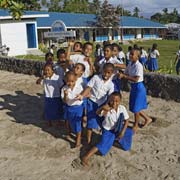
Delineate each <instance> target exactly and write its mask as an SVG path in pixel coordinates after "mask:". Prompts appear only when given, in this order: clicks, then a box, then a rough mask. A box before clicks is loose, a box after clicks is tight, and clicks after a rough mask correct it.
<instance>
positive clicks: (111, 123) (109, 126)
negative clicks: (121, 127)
mask: <svg viewBox="0 0 180 180" xmlns="http://www.w3.org/2000/svg"><path fill="white" fill-rule="evenodd" d="M101 113H103V111H102V112H101ZM121 113H123V114H124V120H128V119H129V115H128V112H127V110H126V108H125V107H124V106H122V105H119V107H118V109H117V112H116V111H115V110H114V109H111V110H110V111H109V112H108V113H107V114H106V115H105V117H104V121H103V122H102V126H103V128H104V129H106V130H113V129H114V128H115V127H116V123H117V122H118V119H119V116H120V114H121ZM101 116H102V115H101Z"/></svg>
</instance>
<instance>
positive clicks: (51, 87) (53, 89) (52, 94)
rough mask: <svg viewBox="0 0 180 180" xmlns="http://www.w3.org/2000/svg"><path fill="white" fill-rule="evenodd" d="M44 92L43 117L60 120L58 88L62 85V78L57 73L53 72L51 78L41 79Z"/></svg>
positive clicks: (60, 109)
mask: <svg viewBox="0 0 180 180" xmlns="http://www.w3.org/2000/svg"><path fill="white" fill-rule="evenodd" d="M42 83H43V85H44V93H45V106H44V111H45V113H44V114H45V119H46V120H60V119H61V118H62V112H63V111H62V106H63V105H62V100H61V96H60V89H61V87H62V86H63V80H62V78H60V77H59V76H58V75H56V74H53V75H52V77H51V78H45V79H44V80H43V82H42Z"/></svg>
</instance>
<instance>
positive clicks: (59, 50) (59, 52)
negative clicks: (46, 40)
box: [57, 48, 66, 58]
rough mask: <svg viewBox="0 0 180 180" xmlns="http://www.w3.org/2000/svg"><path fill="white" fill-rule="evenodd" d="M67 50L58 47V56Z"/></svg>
mask: <svg viewBox="0 0 180 180" xmlns="http://www.w3.org/2000/svg"><path fill="white" fill-rule="evenodd" d="M65 53H66V51H65V50H64V49H63V48H60V49H58V51H57V58H59V56H60V54H65Z"/></svg>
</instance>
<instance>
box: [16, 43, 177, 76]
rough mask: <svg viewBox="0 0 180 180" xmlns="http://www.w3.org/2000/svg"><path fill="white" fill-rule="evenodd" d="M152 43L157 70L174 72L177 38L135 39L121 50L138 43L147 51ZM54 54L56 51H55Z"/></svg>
mask: <svg viewBox="0 0 180 180" xmlns="http://www.w3.org/2000/svg"><path fill="white" fill-rule="evenodd" d="M153 43H157V44H158V50H159V52H160V57H159V59H158V63H159V72H161V73H166V74H176V71H175V65H174V60H175V57H176V52H177V50H178V47H179V45H180V41H179V40H147V41H137V42H133V43H131V44H129V45H122V48H123V51H124V52H125V53H126V52H127V49H128V46H130V45H131V46H133V44H138V46H143V47H144V48H145V50H146V51H147V50H148V48H151V47H152V44H153ZM55 54H56V53H55ZM16 57H17V58H19V59H31V60H41V61H44V56H36V55H26V56H16Z"/></svg>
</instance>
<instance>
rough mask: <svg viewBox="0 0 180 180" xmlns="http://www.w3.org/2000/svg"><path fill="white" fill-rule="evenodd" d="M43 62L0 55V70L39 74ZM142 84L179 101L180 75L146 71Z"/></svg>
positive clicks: (150, 91)
mask: <svg viewBox="0 0 180 180" xmlns="http://www.w3.org/2000/svg"><path fill="white" fill-rule="evenodd" d="M43 65H44V62H40V61H32V60H19V59H14V58H10V57H0V70H6V71H11V72H15V73H23V74H29V75H35V76H40V73H41V70H42V68H43ZM144 84H145V86H146V89H147V94H148V95H150V96H153V97H160V98H163V99H166V100H174V101H177V102H180V76H175V75H169V74H167V75H164V74H159V73H146V74H145V75H144ZM122 89H123V90H125V91H129V90H130V84H129V83H128V82H127V81H126V80H122Z"/></svg>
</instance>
